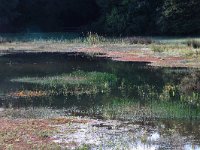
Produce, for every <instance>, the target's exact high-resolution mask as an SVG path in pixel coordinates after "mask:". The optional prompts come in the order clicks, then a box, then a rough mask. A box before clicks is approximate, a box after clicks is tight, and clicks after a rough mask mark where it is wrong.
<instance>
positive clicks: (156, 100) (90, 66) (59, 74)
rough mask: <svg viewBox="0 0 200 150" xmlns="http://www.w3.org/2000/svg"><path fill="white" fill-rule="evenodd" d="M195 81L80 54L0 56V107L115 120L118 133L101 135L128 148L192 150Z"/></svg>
mask: <svg viewBox="0 0 200 150" xmlns="http://www.w3.org/2000/svg"><path fill="white" fill-rule="evenodd" d="M71 74H73V75H71ZM90 76H91V77H90ZM84 79H88V80H89V79H91V82H87V81H85V80H84ZM199 79H200V72H199V71H198V70H194V69H186V68H159V67H158V68H155V67H150V66H148V64H147V63H124V62H115V61H111V60H109V59H105V58H96V57H91V56H87V55H84V54H82V53H68V54H65V53H38V54H33V53H29V54H8V55H3V56H0V107H1V108H15V109H23V108H34V109H36V108H52V109H54V110H61V109H62V110H65V113H66V115H75V116H89V117H91V118H98V119H103V120H109V119H114V120H119V121H120V122H122V124H123V130H121V131H123V132H119V130H118V131H117V132H119V134H113V132H114V131H104V129H102V133H105V134H106V133H107V136H106V138H107V140H108V139H109V138H110V140H113V138H114V140H115V141H121V143H125V144H126V146H127V149H130V147H134V148H133V149H195V150H197V149H200V122H199V121H200V106H199V104H200V83H199ZM59 81H62V83H63V84H66V86H63V85H61V83H59ZM133 130H134V131H133ZM127 131H128V132H127ZM99 132H100V131H99ZM109 132H112V133H109ZM127 133H128V134H129V136H127ZM124 134H126V135H124ZM109 135H112V136H111V137H109ZM102 141H103V140H102ZM128 145H129V146H128ZM105 146H106V142H105V141H104V144H103V146H102V147H105ZM126 146H124V145H123V147H126ZM112 147H113V145H112V146H111V148H112ZM107 148H109V145H108V144H107ZM94 149H95V148H94Z"/></svg>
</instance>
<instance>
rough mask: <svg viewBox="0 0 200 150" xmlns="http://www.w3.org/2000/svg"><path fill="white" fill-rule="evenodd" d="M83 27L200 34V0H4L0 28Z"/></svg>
mask: <svg viewBox="0 0 200 150" xmlns="http://www.w3.org/2000/svg"><path fill="white" fill-rule="evenodd" d="M65 27H82V29H84V30H87V31H94V32H97V33H102V34H107V35H121V36H123V35H197V34H200V1H199V0H0V31H1V32H3V31H4V32H21V31H27V30H28V31H29V30H30V31H45V32H50V31H51V32H52V31H62V30H63V28H65Z"/></svg>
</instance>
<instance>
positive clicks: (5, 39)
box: [0, 36, 11, 44]
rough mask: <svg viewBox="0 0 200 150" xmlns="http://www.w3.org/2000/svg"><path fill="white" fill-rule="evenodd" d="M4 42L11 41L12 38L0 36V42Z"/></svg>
mask: <svg viewBox="0 0 200 150" xmlns="http://www.w3.org/2000/svg"><path fill="white" fill-rule="evenodd" d="M2 43H11V40H8V39H7V38H4V37H1V36H0V44H2Z"/></svg>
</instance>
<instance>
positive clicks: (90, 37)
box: [85, 32, 105, 45]
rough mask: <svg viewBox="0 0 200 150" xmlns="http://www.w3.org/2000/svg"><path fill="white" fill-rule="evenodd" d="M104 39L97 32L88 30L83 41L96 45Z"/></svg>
mask: <svg viewBox="0 0 200 150" xmlns="http://www.w3.org/2000/svg"><path fill="white" fill-rule="evenodd" d="M103 41H105V39H104V37H102V36H99V35H98V34H97V33H92V32H88V33H87V36H86V39H85V42H86V43H88V44H90V45H96V44H99V43H101V42H103Z"/></svg>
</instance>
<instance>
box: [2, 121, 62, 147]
mask: <svg viewBox="0 0 200 150" xmlns="http://www.w3.org/2000/svg"><path fill="white" fill-rule="evenodd" d="M54 131H55V128H53V127H51V126H50V123H49V122H48V121H47V120H25V119H16V120H11V119H0V137H1V138H0V149H9V148H10V149H14V150H23V149H24V150H25V149H42V148H49V149H54V148H55V147H57V148H58V146H57V145H56V144H54V143H53V142H52V141H51V137H50V135H51V134H52V133H53V132H54Z"/></svg>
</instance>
